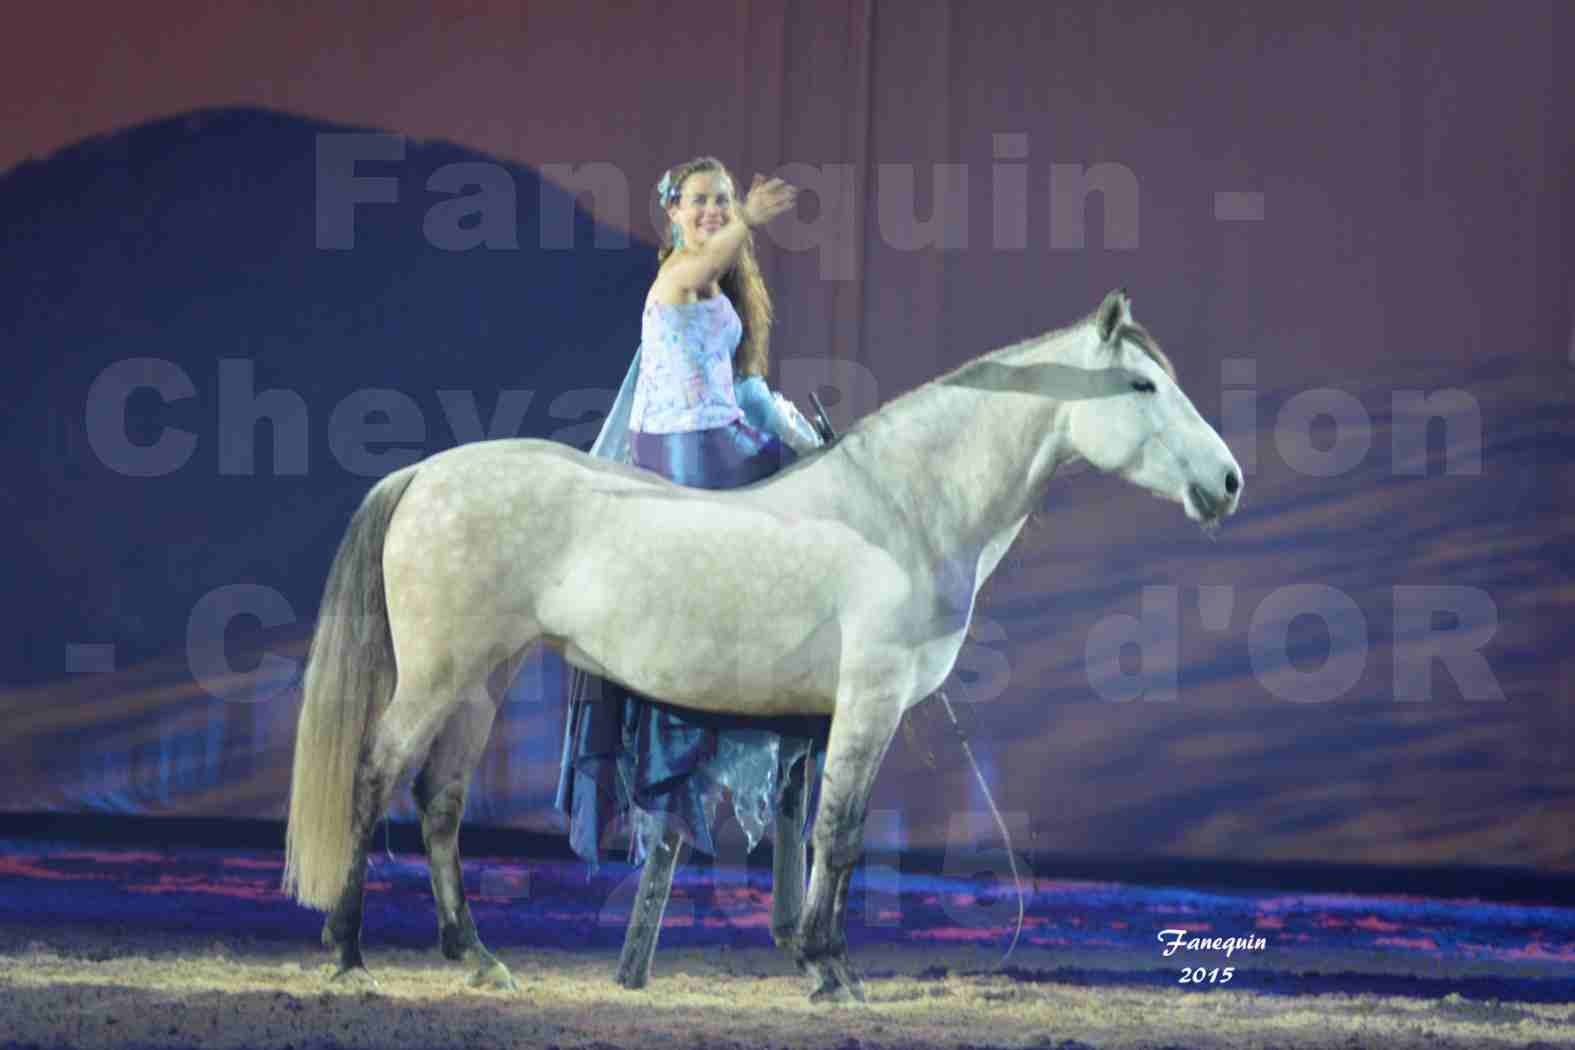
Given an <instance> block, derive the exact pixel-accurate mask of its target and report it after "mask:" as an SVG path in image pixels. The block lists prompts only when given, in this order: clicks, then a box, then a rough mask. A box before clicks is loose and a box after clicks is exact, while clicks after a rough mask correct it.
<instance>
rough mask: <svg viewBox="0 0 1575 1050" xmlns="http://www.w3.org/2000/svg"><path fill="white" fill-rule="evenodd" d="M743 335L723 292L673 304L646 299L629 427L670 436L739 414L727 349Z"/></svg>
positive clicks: (730, 351) (720, 423) (728, 420)
mask: <svg viewBox="0 0 1575 1050" xmlns="http://www.w3.org/2000/svg"><path fill="white" fill-rule="evenodd" d="M743 334H744V325H743V322H741V321H740V320H739V319H738V314H737V312H736V311H734V309H733V304H732V302H731V301H730V300H729V299H728V297H727V296H725V295H720V294H718V295H714V296H712V297H711V298H709V299H701V300H700V301H698V302H693V303H682V304H676V305H675V304H673V303H659V302H656V301H655V300H651V301H650V302H647V303H646V304H645V316H644V317H643V318H642V319H641V322H640V377H639V379H638V380H637V381H636V382H635V386H634V400H633V403H632V404H631V405H630V408H629V429H630V430H638V431H641V432H643V433H646V434H673V433H677V432H679V431H685V430H709V429H710V428H712V427H720V426H726V425H727V424H729V423H731V422H733V420H735V419H738V418H739V417H740V416H741V415H742V414H743V413H742V412H741V411H740V410H739V407H738V400H737V397H736V395H735V394H734V392H733V351H734V350H735V349H737V347H738V341H739V339H740V338H741V337H742V336H743Z"/></svg>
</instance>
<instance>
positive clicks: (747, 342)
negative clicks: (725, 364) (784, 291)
mask: <svg viewBox="0 0 1575 1050" xmlns="http://www.w3.org/2000/svg"><path fill="white" fill-rule="evenodd" d="M710 171H714V172H719V173H720V174H721V175H722V176H723V177H724V178H726V179H727V181H728V182H729V183H730V184H731V185H732V187H733V194H734V198H733V217H732V221H733V222H743V221H744V220H743V218H742V216H741V215H740V214H739V211H740V209H741V208H742V207H743V199H742V197H741V196H739V190H738V180H736V179H734V178H733V176H732V173H730V172H729V171H728V170H727V167H726V165H724V164H723V163H722V162H721V161H719V160H717V159H716V158H715V157H696V158H694V159H693V160H689V161H685V162H684V163H682V164H680V165H678V166H677V167H675V168H670V169H668V172H667V175H666V176H665V177H664V182H665V184H666V185H667V186H668V187H669V189H668V191H667V194H666V196H665V197H664V198H663V199H662V200H661V205H662V216H663V218H666V216H667V208H668V206H669V205H671V204H672V203H674V202H675V201H677V200H679V199H680V193H681V191H682V190H683V185H684V180H685V179H687V178H689V176H691V175H695V174H699V173H701V172H710ZM672 254H673V230H672V223H670V222H668V223H664V224H663V227H662V243H661V246H660V247H659V248H657V250H656V265H657V266H658V268H660V266H661V265H662V264H663V263H665V262H666V261H667V257H668V256H669V255H672ZM718 283H719V284H720V285H721V286H722V294H723V295H725V296H727V297H728V299H729V300H731V301H732V303H733V309H734V310H736V311H737V312H738V318H739V320H740V321H742V322H743V324H744V335H743V338H742V339H740V340H739V341H738V349H737V350H735V351H733V373H734V374H735V375H737V376H763V375H765V374H766V371H767V369H768V368H769V367H770V364H771V319H772V314H771V293H770V292H768V291H766V282H765V278H763V277H761V276H760V264H759V263H758V262H756V261H755V235H754V231H753V230H751V231H750V232H749V234H748V236H746V237H745V238H744V246H743V248H741V249H740V250H739V252H738V259H737V261H736V262H734V264H733V268H732V269H730V270H728V271H727V273H725V274H723V275H722V278H721V280H720V281H719V282H718Z"/></svg>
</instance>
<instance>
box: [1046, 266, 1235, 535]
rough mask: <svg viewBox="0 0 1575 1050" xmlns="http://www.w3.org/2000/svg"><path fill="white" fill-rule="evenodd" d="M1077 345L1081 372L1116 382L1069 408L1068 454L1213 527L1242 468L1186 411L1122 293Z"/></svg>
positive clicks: (1108, 300)
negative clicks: (1172, 503) (1097, 373)
mask: <svg viewBox="0 0 1575 1050" xmlns="http://www.w3.org/2000/svg"><path fill="white" fill-rule="evenodd" d="M1091 325H1092V329H1093V336H1092V338H1086V339H1081V340H1078V342H1077V349H1076V351H1075V353H1077V354H1079V355H1081V356H1082V358H1083V359H1082V360H1081V361H1080V362H1079V364H1080V365H1081V367H1083V368H1086V369H1089V370H1093V371H1103V372H1106V374H1109V375H1114V376H1116V377H1118V378H1119V384H1118V387H1119V388H1116V389H1111V390H1110V391H1109V392H1108V393H1106V394H1105V396H1099V397H1091V398H1086V399H1082V400H1077V401H1073V402H1071V403H1070V404H1069V405H1068V406H1067V411H1068V415H1067V435H1068V437H1069V439H1070V441H1071V445H1072V448H1073V450H1074V451H1075V452H1076V453H1077V454H1078V455H1079V456H1081V457H1082V458H1084V459H1086V460H1088V462H1090V463H1092V464H1093V465H1094V466H1096V467H1098V468H1099V469H1100V470H1103V471H1107V472H1109V473H1114V474H1119V475H1120V476H1121V477H1123V478H1125V479H1126V480H1128V481H1130V482H1132V483H1133V484H1134V485H1140V486H1142V487H1143V488H1146V489H1148V490H1149V491H1150V492H1152V493H1154V495H1156V496H1159V497H1160V498H1161V499H1168V500H1175V501H1176V502H1177V503H1180V504H1181V505H1182V507H1183V508H1185V510H1186V512H1187V517H1189V518H1191V519H1192V520H1193V521H1196V522H1199V523H1201V524H1203V525H1205V526H1212V525H1216V524H1218V523H1219V522H1220V521H1221V520H1223V519H1224V518H1225V516H1226V515H1228V514H1230V513H1232V512H1233V511H1234V510H1235V509H1236V505H1237V503H1239V502H1240V500H1241V489H1242V476H1241V467H1240V466H1239V465H1238V464H1237V463H1236V458H1235V457H1234V456H1232V455H1231V453H1230V449H1229V448H1227V447H1226V446H1225V442H1224V441H1222V440H1221V439H1220V436H1219V434H1217V433H1215V431H1214V428H1213V427H1211V426H1209V425H1208V423H1207V422H1205V421H1204V419H1203V417H1202V416H1200V415H1199V414H1198V410H1197V409H1195V408H1193V407H1192V402H1191V401H1190V400H1189V399H1188V398H1187V395H1186V394H1184V393H1182V391H1181V387H1180V386H1179V385H1178V384H1177V382H1176V372H1175V369H1174V368H1173V367H1172V366H1171V364H1170V361H1169V359H1167V358H1166V357H1165V355H1164V354H1163V353H1161V352H1160V349H1159V346H1158V345H1157V344H1156V343H1155V342H1154V340H1153V339H1152V338H1151V337H1150V336H1149V334H1148V333H1147V332H1146V331H1144V329H1143V328H1142V326H1141V325H1139V324H1138V323H1137V322H1135V321H1134V320H1133V319H1132V304H1131V301H1130V300H1129V299H1128V298H1127V294H1126V291H1125V290H1124V289H1123V290H1118V291H1114V292H1111V293H1110V294H1109V295H1107V296H1105V301H1104V302H1103V303H1102V304H1100V307H1099V310H1098V312H1097V313H1096V314H1095V315H1094V317H1093V320H1092V322H1091Z"/></svg>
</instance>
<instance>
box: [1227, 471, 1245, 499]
mask: <svg viewBox="0 0 1575 1050" xmlns="http://www.w3.org/2000/svg"><path fill="white" fill-rule="evenodd" d="M1239 488H1241V482H1239V481H1237V480H1236V472H1235V471H1234V470H1227V471H1226V472H1225V491H1226V492H1228V493H1230V494H1231V495H1232V496H1234V495H1236V490H1237V489H1239Z"/></svg>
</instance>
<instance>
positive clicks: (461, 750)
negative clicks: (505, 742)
mask: <svg viewBox="0 0 1575 1050" xmlns="http://www.w3.org/2000/svg"><path fill="white" fill-rule="evenodd" d="M511 666H518V665H517V663H515V664H512V665H511ZM506 677H508V678H512V677H513V676H512V674H508V675H506ZM503 688H507V682H506V681H505V682H504V685H503ZM501 694H502V690H498V691H497V695H498V699H494V698H493V696H491V695H488V693H487V692H486V691H484V690H482V689H479V688H478V689H475V690H473V691H472V692H471V693H470V694H468V695H467V696H465V697H464V698H463V700H462V702H461V703H460V705H459V709H458V710H456V711H455V712H454V713H453V715H451V716H450V718H449V720H448V722H447V724H445V725H444V726H443V729H442V731H441V732H440V733H439V734H438V737H437V739H436V740H435V741H433V744H432V752H431V754H430V755H429V756H428V758H427V762H426V765H425V766H423V767H422V769H421V772H420V774H418V775H417V777H416V780H415V783H414V784H413V785H412V793H413V794H414V795H415V799H416V806H417V808H418V809H419V810H420V812H421V842H422V844H423V845H424V846H425V847H426V851H427V864H428V866H429V867H430V868H431V872H432V896H433V899H434V901H435V902H436V905H437V916H438V936H439V939H440V942H441V944H442V947H443V955H444V956H445V957H446V958H449V959H453V960H455V961H456V962H457V961H461V960H466V959H471V960H474V961H475V962H476V964H477V969H476V973H475V975H474V976H472V977H471V980H470V983H471V984H472V985H487V986H490V987H493V988H498V989H502V990H504V991H515V992H517V991H519V983H518V982H517V981H515V980H514V976H513V975H512V974H510V973H509V970H508V967H506V966H504V965H503V963H501V962H499V961H498V959H497V958H496V957H495V956H494V955H493V954H492V953H491V952H490V951H488V950H487V947H486V945H484V944H482V943H481V937H480V935H479V934H477V932H476V923H475V920H474V919H472V918H471V915H470V905H469V904H468V903H467V902H466V900H465V884H464V880H463V875H462V871H461V866H460V857H459V823H460V818H461V817H462V816H463V815H464V813H465V788H466V785H467V784H468V783H469V782H470V777H471V774H472V772H473V771H474V770H475V768H476V764H477V763H478V762H479V761H480V760H481V754H482V752H483V751H484V750H485V749H486V744H487V737H488V735H489V734H490V733H491V731H492V720H493V716H494V715H495V714H496V713H497V705H498V702H499V700H501Z"/></svg>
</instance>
